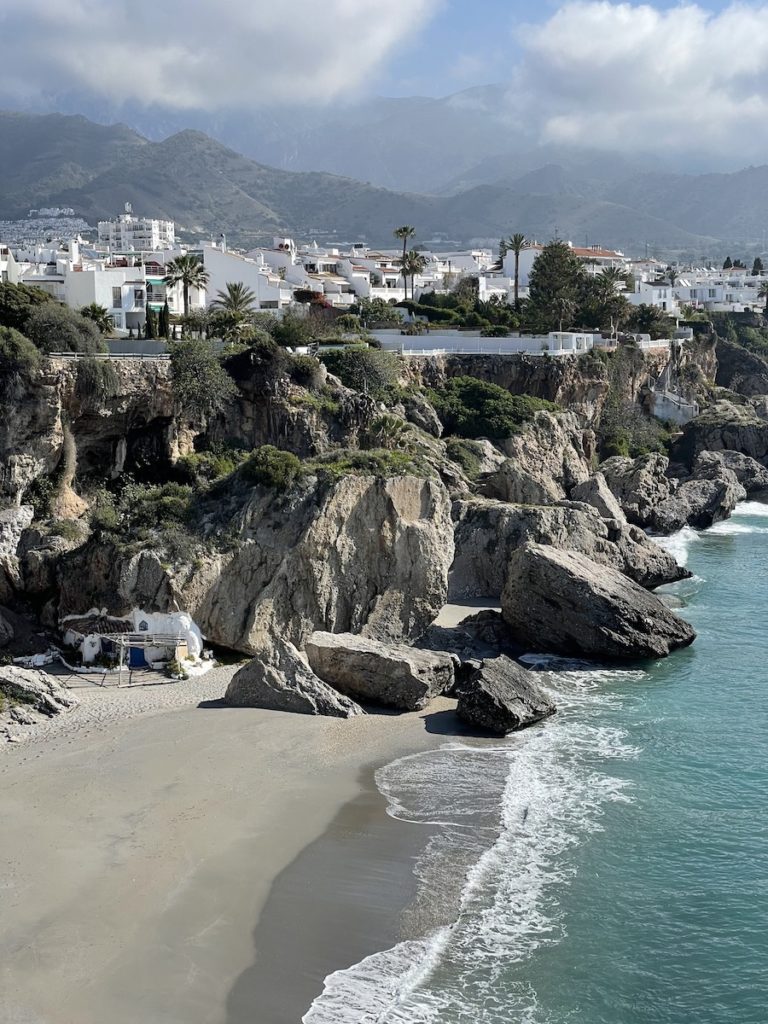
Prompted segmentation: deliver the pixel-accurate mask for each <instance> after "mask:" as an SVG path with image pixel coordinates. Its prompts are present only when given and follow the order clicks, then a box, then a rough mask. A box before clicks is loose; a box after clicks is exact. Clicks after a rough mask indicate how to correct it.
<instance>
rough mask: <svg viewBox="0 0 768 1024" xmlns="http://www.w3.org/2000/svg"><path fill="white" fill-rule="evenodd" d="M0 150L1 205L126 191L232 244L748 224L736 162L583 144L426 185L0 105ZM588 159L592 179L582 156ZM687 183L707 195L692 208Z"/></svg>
mask: <svg viewBox="0 0 768 1024" xmlns="http://www.w3.org/2000/svg"><path fill="white" fill-rule="evenodd" d="M0 154H1V155H0V173H2V174H3V181H4V185H5V188H4V191H3V193H2V194H1V195H0V217H8V218H13V217H19V216H23V215H24V214H26V211H27V210H28V209H29V208H30V207H33V206H39V205H43V204H44V205H47V206H71V207H73V208H74V209H75V210H76V212H77V213H78V214H80V215H82V216H83V217H85V218H86V219H87V220H88V221H89V222H91V223H95V222H96V221H97V220H99V219H103V218H106V217H110V216H114V215H115V214H116V213H118V212H119V211H121V210H122V208H123V204H124V203H125V202H127V201H130V202H131V203H132V204H133V206H134V210H135V211H136V212H137V213H139V214H146V215H154V216H162V217H168V218H172V219H173V220H175V221H176V222H177V224H178V225H179V227H180V229H181V230H182V231H186V232H188V233H192V234H196V235H200V234H206V233H210V234H216V235H218V233H219V232H221V231H224V232H226V233H227V234H228V235H229V236H230V237H231V239H232V241H238V242H241V243H242V244H249V243H251V244H258V243H259V242H263V241H264V240H266V239H268V238H269V237H271V236H272V235H273V234H282V233H290V234H296V235H298V236H300V237H302V238H308V237H318V238H319V239H321V240H331V239H333V238H334V237H336V238H338V239H339V240H340V241H343V242H350V241H358V240H359V241H369V242H371V243H373V244H383V243H385V242H389V241H391V231H392V227H393V226H394V225H396V224H400V223H412V224H415V225H416V226H417V228H418V235H419V238H421V239H429V238H431V237H433V236H435V235H441V236H444V237H446V238H448V239H451V240H455V241H456V242H457V243H461V244H467V243H469V242H470V241H472V240H479V239H495V238H498V237H499V236H500V235H502V234H507V233H509V232H510V231H513V230H520V231H524V232H525V233H526V234H528V235H529V236H530V237H536V238H539V239H542V240H546V239H548V238H550V237H552V236H553V235H555V234H558V235H559V236H560V237H564V238H571V239H573V241H574V242H577V243H583V242H585V241H589V242H600V243H602V244H604V245H612V246H616V247H620V248H623V249H625V250H627V251H641V250H642V248H643V247H644V246H645V244H646V243H651V245H660V246H664V247H666V248H670V249H677V250H689V251H698V252H700V251H705V250H709V249H711V248H712V247H713V246H716V245H717V244H718V242H717V239H722V238H738V237H747V236H743V235H742V236H739V235H736V234H729V233H727V231H730V230H734V231H735V230H737V229H740V228H741V227H742V226H744V227H748V226H749V223H750V221H749V218H748V216H747V215H746V211H745V210H744V209H743V208H742V207H743V203H742V205H741V207H740V205H739V203H738V202H735V198H738V199H739V200H740V201H741V200H743V199H744V196H739V197H734V196H733V192H734V189H735V188H736V187H737V186H732V185H731V180H732V179H734V178H736V179H738V180H739V181H741V178H740V176H739V175H736V176H733V175H708V176H704V177H702V178H698V177H687V178H685V177H681V176H674V175H659V174H656V175H641V176H637V175H634V176H631V174H630V171H631V170H632V168H631V165H627V164H626V162H622V160H621V159H620V158H616V159H615V160H614V162H613V163H609V162H605V163H601V162H600V161H599V159H598V158H596V157H595V156H594V155H592V156H585V157H584V158H583V159H582V160H580V161H577V162H576V164H575V166H571V167H569V166H563V165H558V164H549V165H547V166H539V167H528V168H526V167H525V162H524V160H523V161H521V162H520V163H518V165H517V167H516V168H514V170H515V171H520V172H521V173H520V174H518V175H517V177H515V175H514V173H512V174H509V175H507V176H503V177H502V178H501V180H500V181H499V182H497V183H495V184H479V185H476V186H475V187H472V188H469V189H467V190H465V191H461V192H458V193H454V194H451V195H444V196H436V195H425V194H419V193H401V192H394V191H389V190H387V189H384V188H381V187H377V186H373V185H370V184H367V183H365V182H362V181H359V180H355V179H353V178H349V177H341V176H337V175H332V174H328V173H324V172H303V171H302V172H291V171H285V170H282V169H279V168H274V167H268V166H265V165H263V164H259V163H256V162H255V161H253V160H250V159H248V158H247V157H244V156H242V155H241V154H239V153H237V152H235V151H234V150H232V149H229V148H227V147H226V146H223V145H222V144H221V143H219V142H217V141H215V140H214V139H212V138H210V137H209V136H207V135H205V134H204V133H202V132H199V131H194V130H189V129H188V130H185V131H182V132H179V133H177V134H175V135H172V136H171V137H170V138H167V139H165V140H163V141H159V142H151V141H149V140H147V139H145V138H143V137H142V136H141V135H139V134H138V133H136V132H134V131H132V130H131V129H129V128H127V127H125V126H124V125H113V126H108V127H103V126H100V125H96V124H93V123H92V122H89V121H87V120H86V119H85V118H82V117H66V116H62V115H43V116H40V115H20V114H0ZM390 156H392V154H390ZM526 159H530V158H526ZM596 159H597V161H598V167H599V168H601V169H602V172H603V179H602V180H598V178H597V177H596V175H595V173H594V172H593V171H592V170H591V168H594V166H595V160H596ZM507 166H508V165H507ZM508 169H509V168H508ZM740 175H747V176H748V177H749V179H750V181H751V182H752V186H751V187H750V189H749V190H744V191H745V192H748V194H749V195H752V194H754V193H755V192H756V191H757V189H758V188H759V185H758V182H759V180H760V179H761V177H762V178H764V180H765V181H766V182H767V183H768V168H755V169H751V170H750V171H748V172H740ZM753 179H754V180H753ZM681 183H682V184H681ZM662 185H663V186H664V187H663V188H662ZM739 187H740V186H739ZM698 190H701V192H702V194H704V195H707V196H709V199H708V200H707V206H706V207H705V208H704V209H703V210H699V209H698V208H697V202H700V200H697V199H696V195H697V193H698ZM766 195H768V190H766ZM716 200H717V201H716ZM707 207H709V208H711V209H712V210H713V211H714V212H715V213H716V214H717V219H716V224H717V227H718V231H717V232H715V231H713V230H709V229H708V219H707V216H706V209H707ZM729 209H731V210H732V212H733V217H732V218H731V219H730V221H729V219H728V216H727V214H728V210H729ZM697 210H698V212H697ZM678 214H679V216H678ZM726 229H727V230H726ZM334 233H335V234H334ZM713 236H716V237H713Z"/></svg>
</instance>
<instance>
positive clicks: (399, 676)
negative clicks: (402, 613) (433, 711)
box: [305, 632, 454, 711]
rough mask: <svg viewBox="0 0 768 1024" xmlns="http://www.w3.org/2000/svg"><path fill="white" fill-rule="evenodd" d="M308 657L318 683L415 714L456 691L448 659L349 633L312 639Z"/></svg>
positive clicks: (324, 635)
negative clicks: (414, 712)
mask: <svg viewBox="0 0 768 1024" xmlns="http://www.w3.org/2000/svg"><path fill="white" fill-rule="evenodd" d="M305 651H306V654H307V658H308V660H309V664H310V666H311V668H312V670H313V672H315V673H316V674H317V675H318V676H319V677H320V679H322V680H323V681H324V682H326V683H329V684H330V685H331V686H333V687H334V689H336V690H339V691H340V692H341V693H345V694H347V695H348V696H351V697H354V698H356V699H357V700H362V701H366V702H371V703H373V704H382V705H384V706H385V707H392V708H398V709H400V710H403V711H417V710H420V709H421V708H423V707H426V705H427V704H428V703H429V701H430V700H431V699H432V698H433V697H436V696H438V695H439V694H442V693H445V692H446V691H447V690H449V689H450V688H451V687H452V686H453V676H454V662H453V659H452V658H451V656H450V655H449V654H444V653H434V652H431V651H424V650H418V649H416V648H413V647H406V646H405V645H403V644H385V643H381V642H380V641H378V640H370V639H368V638H366V637H362V636H353V635H352V634H351V633H322V632H318V633H313V634H312V636H311V637H310V638H309V640H307V642H306V646H305Z"/></svg>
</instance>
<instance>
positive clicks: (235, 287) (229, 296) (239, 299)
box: [211, 281, 256, 318]
mask: <svg viewBox="0 0 768 1024" xmlns="http://www.w3.org/2000/svg"><path fill="white" fill-rule="evenodd" d="M255 304H256V293H255V292H254V291H252V289H250V288H249V287H248V286H247V285H245V284H243V283H242V281H235V282H234V283H233V282H231V281H228V282H227V284H226V285H225V287H224V291H219V292H216V298H215V299H214V300H213V302H212V303H211V308H213V309H220V310H222V312H224V313H229V314H230V316H233V317H238V318H242V317H245V316H248V314H249V313H251V312H252V311H253V307H254V305H255Z"/></svg>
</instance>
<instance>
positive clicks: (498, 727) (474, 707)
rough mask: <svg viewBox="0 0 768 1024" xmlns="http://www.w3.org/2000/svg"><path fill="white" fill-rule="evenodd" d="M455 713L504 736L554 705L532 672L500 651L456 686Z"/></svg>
mask: <svg viewBox="0 0 768 1024" xmlns="http://www.w3.org/2000/svg"><path fill="white" fill-rule="evenodd" d="M456 695H457V697H458V704H457V707H456V713H457V714H458V716H459V718H461V719H462V720H463V721H465V722H467V723H468V724H469V725H473V726H476V727H478V728H480V729H485V730H487V731H488V732H492V733H495V734H496V735H499V736H506V735H507V734H508V733H511V732H515V731H516V730H517V729H524V728H525V727H526V726H529V725H533V724H534V722H540V721H541V720H542V719H543V718H547V717H548V716H549V715H553V714H554V713H555V711H556V710H557V708H556V707H555V705H554V704H553V703H552V701H550V700H549V698H548V697H546V696H545V694H544V693H543V692H542V691H541V689H540V688H539V686H538V681H537V679H536V675H535V673H533V672H529V671H527V669H524V668H522V667H521V666H520V665H518V664H517V663H516V662H514V661H512V660H511V658H507V657H505V656H504V655H503V654H502V655H500V656H499V657H498V658H489V659H486V660H485V661H483V662H481V664H480V665H479V667H478V668H477V669H476V670H475V671H474V672H472V674H471V675H469V676H468V678H466V679H463V680H462V681H461V682H460V683H458V684H457V686H456Z"/></svg>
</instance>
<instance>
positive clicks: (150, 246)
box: [99, 203, 176, 253]
mask: <svg viewBox="0 0 768 1024" xmlns="http://www.w3.org/2000/svg"><path fill="white" fill-rule="evenodd" d="M99 245H100V246H103V247H104V248H106V249H108V250H109V252H111V253H112V252H162V251H163V250H165V249H173V248H174V246H175V245H176V227H175V225H174V223H173V221H172V220H154V219H153V218H151V217H134V216H133V213H132V211H131V204H130V203H126V204H125V213H124V214H122V215H121V216H120V217H116V218H115V219H114V220H100V221H99Z"/></svg>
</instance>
